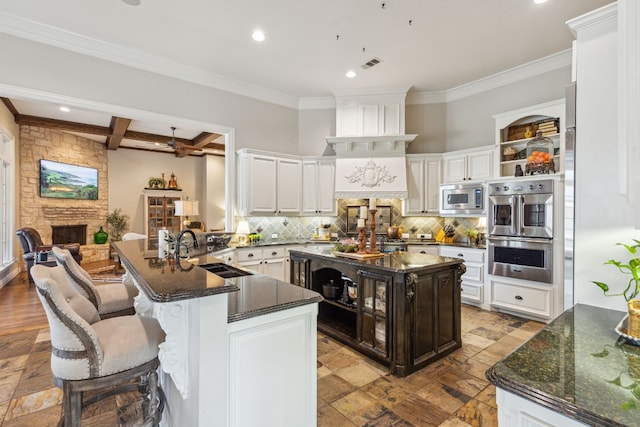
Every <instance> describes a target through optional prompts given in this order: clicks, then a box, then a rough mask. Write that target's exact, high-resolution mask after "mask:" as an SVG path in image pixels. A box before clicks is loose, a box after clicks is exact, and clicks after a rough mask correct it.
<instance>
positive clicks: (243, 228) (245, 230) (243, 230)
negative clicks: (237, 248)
mask: <svg viewBox="0 0 640 427" xmlns="http://www.w3.org/2000/svg"><path fill="white" fill-rule="evenodd" d="M250 233H251V231H250V230H249V223H248V222H247V221H240V222H239V223H238V228H237V229H236V234H250Z"/></svg>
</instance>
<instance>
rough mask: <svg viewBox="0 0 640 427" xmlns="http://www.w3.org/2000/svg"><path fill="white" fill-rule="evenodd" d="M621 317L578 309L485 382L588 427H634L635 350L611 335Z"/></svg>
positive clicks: (639, 377) (639, 367)
mask: <svg viewBox="0 0 640 427" xmlns="http://www.w3.org/2000/svg"><path fill="white" fill-rule="evenodd" d="M624 315H625V312H622V311H614V310H609V309H604V308H599V307H593V306H589V305H584V304H578V305H576V306H575V307H573V308H572V309H569V310H567V311H566V312H564V313H563V314H562V315H560V316H559V317H558V318H557V319H555V320H554V321H553V322H551V323H549V324H548V325H547V326H546V327H545V328H544V329H542V330H541V331H540V332H538V333H537V334H536V335H535V336H533V337H532V338H531V339H530V340H529V341H527V342H526V343H524V344H523V345H522V346H520V347H519V348H517V349H516V350H515V351H513V352H512V353H511V354H509V355H508V356H506V357H505V358H504V359H502V360H501V361H499V362H498V363H497V364H496V365H494V366H493V367H492V368H490V369H489V370H488V371H487V378H488V379H489V380H490V381H491V382H492V383H493V384H495V385H496V386H497V387H500V388H502V389H504V390H506V391H508V392H511V393H514V394H517V395H519V396H522V397H524V398H527V399H529V400H531V401H533V402H535V403H538V404H540V405H543V406H545V407H547V408H550V409H552V410H555V411H557V412H560V413H562V414H565V415H567V416H569V417H570V418H574V419H576V420H578V421H581V422H584V423H586V424H589V425H598V426H620V425H625V426H627V425H629V426H630V425H638V422H639V421H638V420H639V419H640V347H637V346H634V345H630V344H628V343H627V342H626V341H624V340H622V339H620V338H619V336H618V334H617V333H616V332H615V331H614V328H615V326H616V325H617V324H618V322H619V321H620V320H621V319H622V318H623V317H624Z"/></svg>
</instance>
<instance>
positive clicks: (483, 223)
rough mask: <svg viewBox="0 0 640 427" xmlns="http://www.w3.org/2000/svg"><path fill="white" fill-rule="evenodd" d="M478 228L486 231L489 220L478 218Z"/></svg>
mask: <svg viewBox="0 0 640 427" xmlns="http://www.w3.org/2000/svg"><path fill="white" fill-rule="evenodd" d="M478 228H479V229H485V228H487V218H485V217H483V216H481V217H480V218H478Z"/></svg>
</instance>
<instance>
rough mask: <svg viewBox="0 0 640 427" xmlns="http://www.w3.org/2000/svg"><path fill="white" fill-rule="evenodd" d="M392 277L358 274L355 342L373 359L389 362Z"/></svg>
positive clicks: (370, 273)
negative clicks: (371, 355) (371, 354)
mask: <svg viewBox="0 0 640 427" xmlns="http://www.w3.org/2000/svg"><path fill="white" fill-rule="evenodd" d="M392 284H393V276H387V275H383V274H376V273H372V272H369V271H363V270H359V271H358V299H357V301H358V305H357V340H358V346H359V347H360V348H362V349H363V350H366V351H369V352H371V353H373V354H374V355H376V356H378V357H380V358H382V359H384V360H387V361H388V360H391V348H392V345H391V343H392V342H393V337H392V336H391V328H390V319H391V307H393V304H392V301H391V300H392Z"/></svg>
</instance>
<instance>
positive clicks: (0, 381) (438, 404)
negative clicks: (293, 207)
mask: <svg viewBox="0 0 640 427" xmlns="http://www.w3.org/2000/svg"><path fill="white" fill-rule="evenodd" d="M542 327H543V324H541V323H538V322H533V321H528V320H524V319H520V318H517V317H514V316H510V315H506V314H500V313H495V312H488V311H482V310H479V309H477V308H474V307H469V306H463V308H462V334H463V346H462V348H461V349H459V350H457V351H456V352H455V353H453V354H451V355H449V356H448V357H446V358H444V359H442V360H440V361H438V362H436V363H434V364H432V365H430V366H428V367H426V368H424V369H422V370H421V371H419V372H416V373H414V374H412V375H410V376H408V377H406V378H395V377H393V376H390V375H388V373H387V372H386V370H385V369H384V368H383V367H382V366H381V365H378V364H377V363H375V362H372V361H370V360H368V359H366V358H365V357H363V356H361V355H360V354H358V353H356V352H354V351H352V350H351V349H349V348H347V347H345V346H343V345H341V344H339V343H338V342H336V341H334V340H332V339H330V338H328V337H326V336H324V335H320V336H319V337H318V426H331V427H336V426H340V427H343V426H345V427H346V426H465V427H466V426H477V427H488V426H496V425H497V409H496V403H495V388H494V387H493V386H492V385H490V384H489V382H488V381H487V379H486V378H485V375H484V373H485V371H486V370H487V369H488V368H489V367H490V366H491V365H492V364H494V363H495V362H496V361H498V360H499V359H501V358H502V357H503V356H504V355H506V354H507V353H509V352H510V351H512V350H513V349H514V348H516V347H517V346H518V345H520V344H521V343H522V342H524V341H525V340H527V339H528V338H530V337H531V336H532V335H533V334H535V333H536V332H537V331H538V330H540V329H541V328H542ZM50 352H51V343H50V338H49V331H48V329H42V330H34V331H28V332H20V333H15V334H10V335H4V336H0V420H2V422H1V424H0V426H1V427H14V426H25V427H26V426H29V427H31V426H40V427H47V426H55V425H56V424H57V422H58V420H59V417H60V413H61V404H60V403H61V400H62V393H61V391H60V390H59V389H58V388H56V387H55V386H54V385H53V383H52V380H51V371H50V368H49V357H50ZM139 403H140V402H138V401H135V400H134V398H133V396H132V395H130V394H129V395H127V394H124V395H120V396H117V397H114V398H110V399H107V400H106V401H104V402H101V403H100V404H96V405H94V406H93V407H91V408H90V410H87V411H85V413H84V414H83V418H84V419H83V424H82V425H83V426H84V427H87V426H91V427H98V426H100V427H101V426H109V427H111V426H119V425H120V426H129V425H135V422H134V421H131V420H135V419H139V418H138V416H139V412H140V405H139ZM265 425H268V423H266V424H265ZM176 427H178V426H176Z"/></svg>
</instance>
